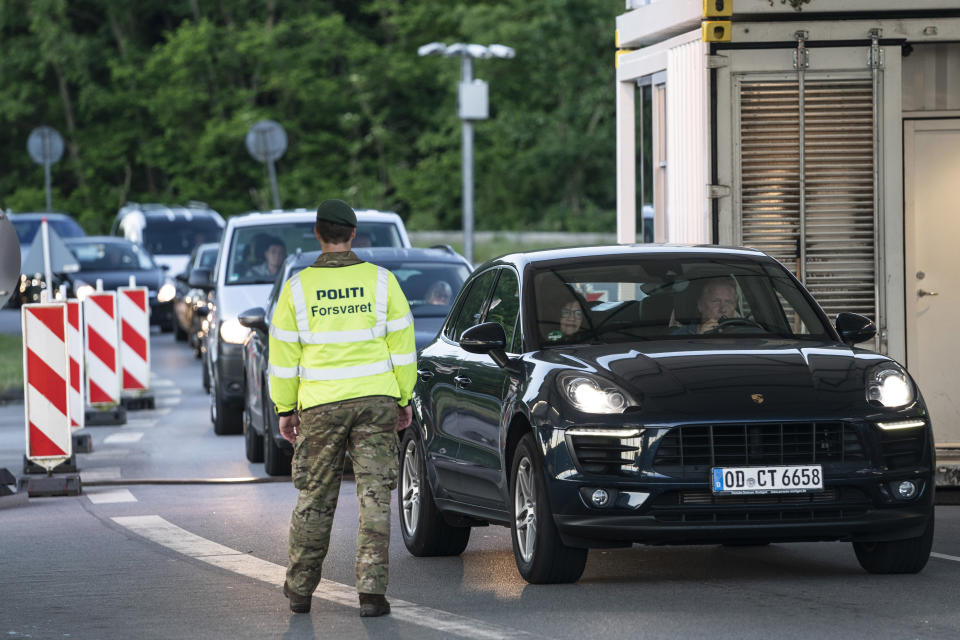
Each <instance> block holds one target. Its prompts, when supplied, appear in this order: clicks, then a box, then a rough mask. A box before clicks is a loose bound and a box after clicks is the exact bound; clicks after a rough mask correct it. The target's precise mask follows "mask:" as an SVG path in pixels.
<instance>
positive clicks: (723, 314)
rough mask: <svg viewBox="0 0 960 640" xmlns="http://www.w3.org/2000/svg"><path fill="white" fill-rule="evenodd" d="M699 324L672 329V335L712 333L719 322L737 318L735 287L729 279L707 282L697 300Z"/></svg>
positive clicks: (714, 279) (738, 315)
mask: <svg viewBox="0 0 960 640" xmlns="http://www.w3.org/2000/svg"><path fill="white" fill-rule="evenodd" d="M697 312H698V313H699V314H700V322H699V323H697V324H687V325H680V326H678V327H674V328H673V330H672V333H674V334H681V335H682V334H698V333H707V332H708V331H714V330H716V329H717V328H718V327H719V326H720V323H721V321H723V320H726V319H727V318H739V317H740V314H739V313H737V287H736V285H735V284H734V283H733V281H732V280H731V279H730V278H713V279H711V280H708V281H707V283H706V284H705V285H704V286H703V289H702V290H701V292H700V297H699V298H698V299H697Z"/></svg>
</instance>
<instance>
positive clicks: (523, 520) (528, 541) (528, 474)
mask: <svg viewBox="0 0 960 640" xmlns="http://www.w3.org/2000/svg"><path fill="white" fill-rule="evenodd" d="M515 484H516V487H515V489H514V492H513V513H514V519H515V520H516V525H517V526H516V531H517V544H518V546H519V548H520V556H521V557H522V558H523V561H524V562H530V561H531V560H533V554H534V551H535V549H534V545H535V544H536V538H537V491H536V485H535V484H534V478H533V465H532V464H531V463H530V459H529V458H526V457H525V458H523V459H522V460H521V461H520V463H519V464H518V465H517V480H516V483H515Z"/></svg>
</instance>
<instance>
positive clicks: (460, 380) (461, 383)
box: [453, 376, 470, 388]
mask: <svg viewBox="0 0 960 640" xmlns="http://www.w3.org/2000/svg"><path fill="white" fill-rule="evenodd" d="M453 381H454V382H456V383H457V386H458V387H460V388H463V387H465V386H467V385H468V384H470V378H467V377H465V376H455V377H454V378H453Z"/></svg>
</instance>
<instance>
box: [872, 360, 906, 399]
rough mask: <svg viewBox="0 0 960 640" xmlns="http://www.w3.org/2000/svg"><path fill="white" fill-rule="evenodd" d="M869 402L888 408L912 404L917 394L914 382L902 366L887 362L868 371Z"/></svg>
mask: <svg viewBox="0 0 960 640" xmlns="http://www.w3.org/2000/svg"><path fill="white" fill-rule="evenodd" d="M866 386H867V389H866V391H867V402H869V403H871V404H881V405H883V406H884V407H887V408H891V409H893V408H896V407H905V406H907V405H908V404H912V403H913V401H914V398H915V397H916V394H915V393H914V391H913V381H912V380H910V376H909V375H907V372H906V371H904V370H903V368H902V367H900V365H898V364H896V363H894V362H885V363H883V364H880V365H877V366H875V367H873V368H871V369H870V370H868V371H867V385H866Z"/></svg>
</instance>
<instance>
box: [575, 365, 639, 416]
mask: <svg viewBox="0 0 960 640" xmlns="http://www.w3.org/2000/svg"><path fill="white" fill-rule="evenodd" d="M557 383H558V384H559V385H560V391H561V393H563V395H564V396H565V397H566V398H567V400H569V401H570V404H572V405H573V406H574V407H575V408H577V409H579V410H580V411H583V412H585V413H623V412H624V411H625V410H626V409H627V407H630V406H636V405H637V403H636V402H634V400H633V399H632V398H631V397H630V395H629V394H628V393H627V392H626V391H624V390H623V389H621V388H620V387H618V386H616V385H615V384H612V383H610V382H607V381H606V380H599V379H597V378H593V377H588V376H585V375H584V374H582V373H576V374H567V375H561V376H559V377H558V378H557Z"/></svg>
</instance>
